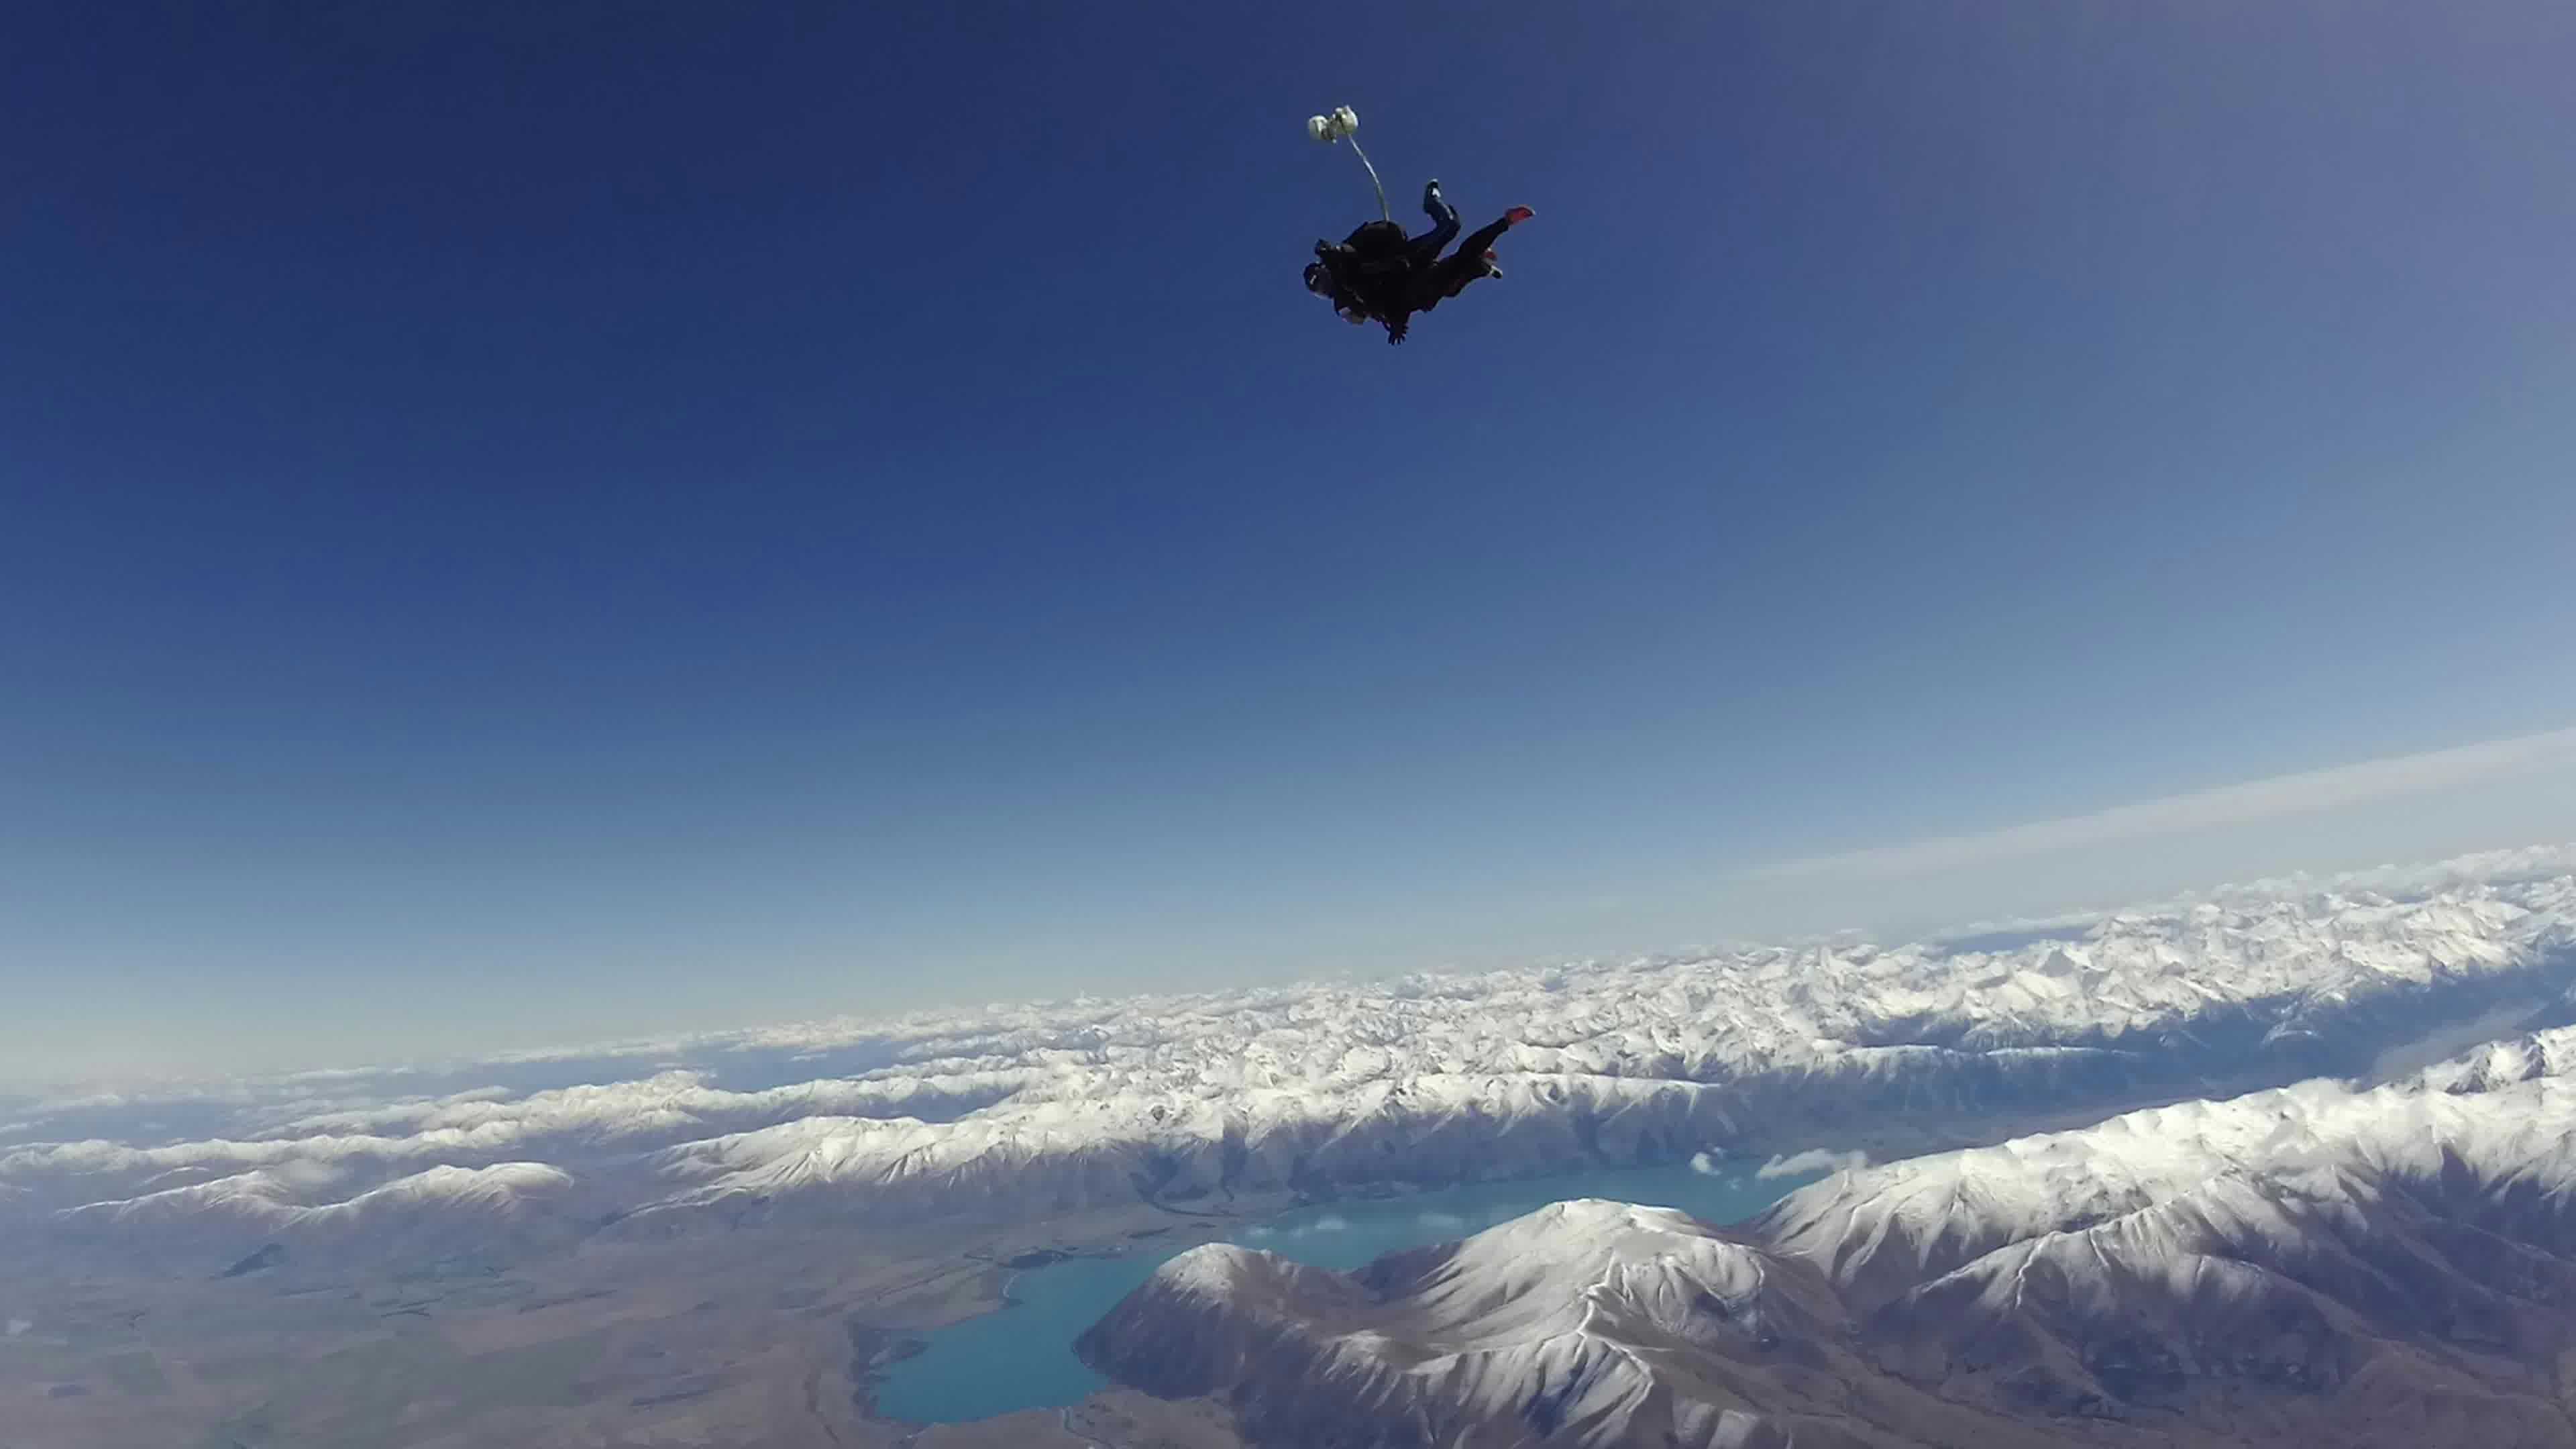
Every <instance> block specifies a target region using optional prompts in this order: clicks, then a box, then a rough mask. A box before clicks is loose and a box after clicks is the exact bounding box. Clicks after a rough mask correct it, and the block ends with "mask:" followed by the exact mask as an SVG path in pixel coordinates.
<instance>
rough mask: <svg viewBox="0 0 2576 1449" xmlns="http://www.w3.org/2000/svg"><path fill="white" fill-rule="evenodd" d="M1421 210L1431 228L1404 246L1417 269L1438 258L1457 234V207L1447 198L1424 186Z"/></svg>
mask: <svg viewBox="0 0 2576 1449" xmlns="http://www.w3.org/2000/svg"><path fill="white" fill-rule="evenodd" d="M1422 210H1423V212H1424V214H1426V215H1428V216H1429V217H1430V218H1431V230H1429V231H1426V232H1424V233H1423V234H1422V235H1420V236H1418V237H1415V238H1414V239H1413V241H1412V243H1411V244H1410V245H1409V246H1408V247H1407V248H1406V250H1407V252H1408V253H1409V254H1410V255H1411V257H1412V260H1413V265H1414V266H1415V267H1416V268H1417V269H1421V268H1428V267H1429V266H1431V265H1432V264H1433V263H1434V262H1437V261H1439V260H1440V253H1441V252H1442V251H1443V250H1444V249H1446V248H1447V247H1448V245H1449V242H1450V239H1451V238H1453V237H1455V236H1457V235H1458V208H1456V207H1454V206H1451V205H1450V204H1449V198H1447V197H1445V196H1442V195H1441V194H1440V193H1439V192H1437V191H1433V190H1430V189H1428V188H1426V189H1425V190H1424V191H1423V193H1422Z"/></svg>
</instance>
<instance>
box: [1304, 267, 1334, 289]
mask: <svg viewBox="0 0 2576 1449" xmlns="http://www.w3.org/2000/svg"><path fill="white" fill-rule="evenodd" d="M1306 290H1307V291H1309V292H1312V293H1314V294H1315V295H1316V296H1318V297H1329V296H1331V295H1333V292H1334V290H1335V289H1334V287H1333V269H1332V268H1330V267H1327V266H1325V265H1324V264H1323V263H1322V262H1308V263H1307V264H1306Z"/></svg>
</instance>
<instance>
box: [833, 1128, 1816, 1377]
mask: <svg viewBox="0 0 2576 1449" xmlns="http://www.w3.org/2000/svg"><path fill="white" fill-rule="evenodd" d="M1814 1180H1815V1179H1814V1175H1803V1176H1798V1177H1779V1178H1772V1179H1770V1180H1768V1181H1765V1180H1762V1179H1758V1178H1756V1177H1754V1176H1753V1171H1752V1169H1751V1168H1750V1167H1738V1166H1733V1165H1731V1164H1730V1165H1729V1170H1727V1171H1725V1172H1724V1173H1723V1174H1722V1175H1711V1174H1708V1173H1703V1172H1699V1171H1697V1170H1695V1169H1693V1168H1690V1167H1688V1166H1673V1167H1647V1168H1636V1169H1632V1170H1628V1171H1621V1172H1594V1173H1583V1174H1578V1175H1573V1176H1567V1177H1550V1178H1538V1179H1534V1180H1531V1181H1527V1182H1493V1183H1479V1184H1476V1185H1474V1186H1471V1187H1458V1188H1450V1189H1448V1190H1446V1191H1443V1192H1431V1193H1424V1194H1421V1195H1420V1196H1418V1197H1407V1198H1393V1199H1387V1200H1382V1201H1381V1200H1371V1201H1362V1202H1337V1203H1326V1204H1322V1205H1320V1206H1316V1207H1308V1208H1299V1209H1297V1210H1296V1211H1294V1212H1290V1213H1286V1214H1283V1215H1281V1216H1279V1217H1276V1218H1272V1219H1270V1220H1269V1221H1267V1222H1263V1223H1259V1224H1255V1225H1253V1226H1250V1227H1246V1228H1243V1229H1241V1230H1239V1231H1238V1232H1236V1233H1235V1234H1234V1236H1233V1241H1235V1242H1238V1243H1242V1244H1243V1245H1245V1246H1246V1247H1253V1248H1266V1249H1268V1250H1270V1251H1271V1252H1274V1253H1277V1254H1279V1255H1280V1256H1281V1257H1286V1258H1294V1259H1296V1260H1297V1261H1299V1262H1301V1263H1312V1264H1314V1265H1315V1266H1317V1267H1319V1268H1356V1267H1358V1266H1359V1265H1361V1264H1362V1263H1365V1262H1367V1261H1369V1260H1370V1259H1371V1258H1374V1257H1376V1256H1378V1255H1379V1254H1381V1253H1388V1252H1393V1251H1394V1250H1396V1249H1398V1248H1413V1247H1420V1246H1421V1245H1423V1244H1425V1243H1445V1242H1448V1241H1450V1240H1452V1239H1455V1238H1461V1237H1464V1236H1466V1235H1467V1234H1469V1233H1472V1232H1475V1231H1477V1230H1479V1229H1481V1228H1489V1227H1492V1226H1493V1225H1494V1224H1496V1223H1501V1222H1508V1221H1510V1220H1511V1219H1513V1218H1516V1217H1519V1216H1521V1215H1522V1214H1523V1213H1528V1212H1533V1211H1535V1210H1537V1209H1539V1208H1542V1207H1545V1206H1547V1205H1548V1204H1549V1203H1552V1202H1562V1201H1564V1200H1565V1199H1567V1198H1576V1197H1605V1198H1615V1199H1618V1200H1619V1201H1622V1202H1636V1203H1646V1204H1649V1205H1651V1206H1655V1207H1675V1208H1680V1209H1681V1210H1682V1211H1684V1212H1686V1213H1689V1214H1691V1215H1692V1216H1694V1217H1697V1218H1700V1219H1702V1220H1704V1221H1707V1222H1712V1223H1731V1222H1736V1221H1738V1220H1740V1219H1743V1218H1748V1217H1751V1216H1752V1215H1753V1214H1755V1213H1758V1212H1760V1211H1762V1210H1763V1209H1764V1208H1766V1207H1769V1206H1770V1205H1771V1204H1772V1203H1773V1202H1774V1201H1776V1200H1778V1198H1779V1197H1780V1196H1781V1194H1783V1193H1786V1192H1788V1191H1789V1190H1790V1189H1792V1188H1795V1187H1798V1186H1800V1185H1801V1184H1803V1183H1807V1182H1812V1181H1814ZM1179 1251H1180V1249H1176V1248H1163V1249H1155V1250H1149V1251H1147V1252H1142V1253H1136V1254H1132V1255H1130V1256H1127V1257H1123V1258H1076V1259H1071V1260H1068V1261H1066V1262H1062V1263H1051V1264H1049V1265H1048V1266H1046V1267H1043V1268H1033V1269H1030V1270H1028V1271H1027V1272H1023V1273H1020V1274H1017V1275H1015V1276H1014V1277H1013V1278H1012V1280H1011V1286H1010V1296H1011V1297H1012V1299H1013V1300H1014V1302H1013V1303H1012V1305H1011V1306H1010V1307H1007V1308H1004V1309H1001V1310H1000V1311H998V1312H994V1313H987V1314H985V1315H984V1316H982V1317H980V1318H970V1319H968V1320H966V1321H965V1322H963V1323H959V1324H953V1325H951V1326H949V1327H947V1328H943V1329H940V1330H938V1331H936V1332H934V1333H931V1334H928V1335H926V1337H925V1341H926V1342H927V1344H928V1345H929V1346H928V1347H927V1348H925V1349H924V1350H923V1351H922V1352H920V1353H919V1354H916V1355H914V1356H913V1357H911V1358H908V1359H904V1360H902V1361H901V1362H898V1363H895V1364H892V1365H890V1366H889V1367H888V1368H887V1369H886V1371H885V1377H884V1379H883V1380H882V1381H881V1382H880V1383H879V1384H878V1385H877V1395H876V1401H877V1412H878V1413H879V1414H881V1415H884V1416H885V1417H887V1418H892V1419H903V1420H907V1421H909V1422H912V1423H916V1424H950V1423H958V1422H961V1421H964V1420H968V1419H986V1418H991V1417H992V1416H993V1415H995V1414H1008V1413H1013V1412H1015V1411H1017V1410H1021V1409H1054V1408H1062V1407H1064V1406H1066V1405H1068V1404H1074V1403H1079V1402H1080V1401H1081V1400H1082V1399H1083V1398H1084V1397H1086V1396H1088V1395H1090V1394H1091V1393H1093V1392H1095V1391H1097V1390H1099V1389H1101V1388H1102V1387H1104V1386H1105V1385H1106V1384H1107V1382H1108V1381H1107V1380H1105V1379H1103V1378H1101V1377H1100V1375H1098V1374H1095V1373H1093V1372H1092V1371H1091V1370H1089V1369H1087V1368H1084V1367H1083V1366H1082V1362H1081V1360H1079V1359H1077V1358H1075V1357H1074V1356H1073V1341H1074V1339H1076V1338H1077V1337H1079V1336H1081V1333H1082V1331H1083V1330H1084V1329H1086V1328H1089V1327H1090V1326H1091V1325H1092V1324H1093V1323H1095V1322H1097V1321H1098V1320H1099V1318H1100V1316H1101V1315H1102V1314H1105V1313H1107V1312H1108V1311H1109V1310H1110V1309H1111V1308H1112V1307H1114V1306H1116V1304H1117V1302H1118V1300H1119V1299H1121V1298H1124V1297H1126V1296H1127V1295H1128V1293H1130V1292H1131V1291H1133V1290H1134V1289H1135V1288H1136V1286H1137V1285H1139V1284H1141V1283H1143V1282H1144V1281H1145V1279H1146V1276H1147V1275H1148V1274H1151V1273H1152V1272H1153V1271H1154V1270H1155V1269H1156V1268H1158V1267H1160V1266H1162V1265H1163V1264H1164V1263H1165V1262H1166V1261H1168V1260H1169V1259H1171V1258H1172V1257H1173V1256H1174V1255H1175V1254H1176V1253H1177V1252H1179Z"/></svg>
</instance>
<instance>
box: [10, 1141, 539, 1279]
mask: <svg viewBox="0 0 2576 1449" xmlns="http://www.w3.org/2000/svg"><path fill="white" fill-rule="evenodd" d="M332 1193H333V1189H332V1188H331V1185H330V1184H329V1183H328V1182H326V1181H322V1180H319V1179H315V1178H312V1177H309V1176H308V1177H306V1178H304V1180H301V1181H299V1180H296V1179H295V1178H293V1177H290V1176H288V1175H286V1174H282V1173H279V1172H275V1171H270V1170H265V1169H254V1170H252V1171H250V1172H244V1173H238V1174H235V1175H234V1176H231V1177H225V1178H218V1179H216V1180H215V1181H212V1182H203V1183H196V1184H193V1185H190V1186H186V1187H173V1188H165V1189H163V1190H161V1191H159V1192H149V1193H144V1194H142V1195H141V1196H138V1197H132V1198H126V1199H123V1200H121V1201H112V1202H96V1203H87V1204H84V1205H82V1206H80V1207H76V1208H71V1209H68V1210H66V1211H64V1212H62V1213H61V1214H59V1215H58V1222H59V1224H60V1227H61V1228H62V1230H63V1232H64V1234H65V1235H66V1236H68V1237H70V1238H72V1239H75V1240H78V1239H82V1238H88V1239H93V1240H99V1241H105V1242H109V1243H113V1244H115V1245H118V1246H120V1247H128V1248H130V1247H134V1246H141V1247H143V1248H144V1249H146V1250H147V1251H149V1252H152V1253H155V1254H156V1255H160V1256H168V1257H178V1258H181V1259H183V1260H200V1259H225V1258H229V1259H238V1258H240V1257H242V1256H244V1255H247V1254H250V1253H253V1252H256V1251H260V1250H262V1249H271V1248H273V1249H274V1250H275V1251H274V1252H272V1254H271V1256H272V1258H273V1259H274V1258H280V1257H288V1256H291V1257H292V1258H294V1259H295V1260H296V1261H299V1262H303V1261H311V1260H314V1259H317V1258H319V1259H329V1258H333V1257H336V1256H340V1255H354V1256H356V1257H358V1258H361V1259H365V1258H370V1257H373V1256H376V1255H378V1254H380V1253H382V1252H383V1251H384V1249H385V1248H386V1247H387V1246H389V1245H393V1246H399V1247H400V1248H401V1249H402V1250H403V1252H404V1253H405V1254H407V1255H412V1256H429V1257H438V1256H446V1255H451V1254H471V1255H475V1256H486V1255H492V1256H512V1255H515V1254H517V1253H521V1252H525V1251H527V1250H529V1249H531V1248H535V1247H541V1246H561V1245H564V1244H567V1243H569V1242H571V1241H572V1240H573V1239H574V1238H576V1237H577V1236H579V1234H580V1232H581V1231H582V1229H583V1227H584V1226H585V1225H584V1224H583V1223H582V1222H581V1221H580V1219H579V1217H578V1215H577V1214H576V1212H575V1211H574V1208H575V1205H576V1202H577V1194H576V1184H575V1182H574V1180H573V1178H572V1176H571V1175H570V1174H569V1173H566V1172H564V1171H563V1170H562V1169H560V1168H555V1167H549V1166H547V1165H546V1164H544V1163H541V1162H503V1163H496V1164H494V1165H492V1166H490V1167H479V1168H471V1167H433V1168H430V1169H428V1170H427V1171H425V1172H416V1173H413V1174H411V1175H409V1176H407V1177H400V1178H396V1179H394V1180H393V1181H391V1182H388V1183H385V1184H383V1185H382V1186H379V1187H374V1188H370V1189H368V1190H367V1191H365V1192H360V1193H354V1194H351V1195H349V1196H346V1197H340V1198H334V1197H333V1195H332Z"/></svg>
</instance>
